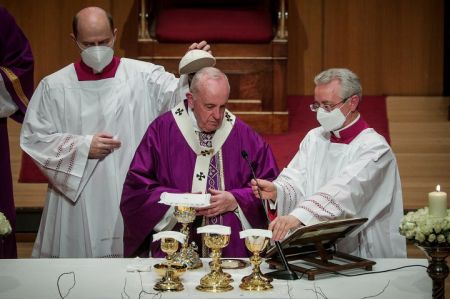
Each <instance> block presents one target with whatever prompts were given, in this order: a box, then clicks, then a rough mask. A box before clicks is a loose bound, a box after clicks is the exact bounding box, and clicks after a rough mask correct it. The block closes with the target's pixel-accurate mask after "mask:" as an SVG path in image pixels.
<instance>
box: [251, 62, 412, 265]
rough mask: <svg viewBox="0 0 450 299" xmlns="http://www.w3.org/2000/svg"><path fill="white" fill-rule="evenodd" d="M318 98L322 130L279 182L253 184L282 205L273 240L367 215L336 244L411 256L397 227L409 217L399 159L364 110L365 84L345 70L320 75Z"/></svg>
mask: <svg viewBox="0 0 450 299" xmlns="http://www.w3.org/2000/svg"><path fill="white" fill-rule="evenodd" d="M314 82H315V83H316V87H315V90H314V98H315V102H314V103H313V104H312V105H311V110H312V111H314V112H316V113H317V120H318V121H319V123H320V124H321V127H318V128H315V129H313V130H311V131H310V132H309V133H308V134H307V135H306V137H305V138H304V139H303V141H302V142H301V144H300V148H299V151H298V153H297V154H296V155H295V157H294V158H293V159H292V161H291V162H290V163H289V165H288V166H287V168H285V169H284V170H283V171H282V172H281V174H280V175H279V176H278V178H277V179H276V180H275V182H274V183H271V182H268V181H266V180H259V179H258V184H256V182H255V181H254V180H253V181H252V188H253V191H254V194H255V195H256V196H258V185H259V188H260V191H261V196H262V197H263V198H264V199H267V200H270V202H271V205H272V206H273V204H275V205H276V206H277V212H278V217H277V218H276V219H275V220H274V221H273V222H272V223H271V224H270V226H269V229H271V230H272V231H273V238H274V239H275V240H280V239H282V238H284V237H285V235H286V234H287V233H288V232H289V230H291V229H294V228H296V227H298V226H300V225H311V224H316V223H318V222H321V221H326V220H331V219H341V218H350V217H366V218H368V221H367V222H366V223H365V224H364V226H363V227H362V228H361V229H360V230H359V231H356V232H355V233H353V234H352V235H350V236H349V237H347V238H345V239H344V240H342V241H341V242H339V243H338V248H339V249H340V250H341V251H344V252H347V253H350V254H354V255H358V256H361V257H369V258H376V257H378V258H381V257H405V256H406V243H405V239H404V238H403V237H402V236H400V234H399V232H398V226H399V224H400V219H401V217H402V216H403V203H402V189H401V184H400V177H399V173H398V168H397V162H396V159H395V156H394V153H393V152H392V150H391V148H390V147H389V145H388V144H387V142H386V140H385V139H384V138H383V137H382V136H381V135H379V134H378V133H377V132H375V131H374V130H373V129H371V128H369V126H368V125H367V123H366V122H365V121H364V119H363V118H362V116H361V115H360V114H359V112H358V105H359V103H360V101H361V85H360V82H359V79H358V77H357V76H356V75H355V74H354V73H353V72H351V71H349V70H347V69H329V70H326V71H324V72H322V73H320V74H319V75H317V76H316V78H315V80H314Z"/></svg>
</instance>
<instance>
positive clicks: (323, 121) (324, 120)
mask: <svg viewBox="0 0 450 299" xmlns="http://www.w3.org/2000/svg"><path fill="white" fill-rule="evenodd" d="M350 112H351V111H349V114H350ZM347 115H348V114H347ZM316 117H317V121H318V122H319V123H320V125H321V126H322V128H323V129H324V130H325V131H327V132H331V131H336V130H338V129H340V128H342V126H343V125H344V123H345V120H346V118H347V117H346V116H345V115H344V114H343V113H342V111H341V109H339V108H336V109H334V110H333V111H331V112H327V111H326V110H325V109H323V108H322V107H320V108H319V109H318V110H317V115H316Z"/></svg>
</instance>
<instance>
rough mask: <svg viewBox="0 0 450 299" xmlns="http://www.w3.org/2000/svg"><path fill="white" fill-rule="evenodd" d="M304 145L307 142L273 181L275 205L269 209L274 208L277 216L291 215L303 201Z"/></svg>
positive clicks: (304, 141) (303, 142) (304, 178)
mask: <svg viewBox="0 0 450 299" xmlns="http://www.w3.org/2000/svg"><path fill="white" fill-rule="evenodd" d="M305 139H306V138H305ZM306 144H307V141H306V140H303V141H302V143H301V144H300V148H299V151H298V152H297V154H296V155H295V156H294V158H293V159H292V160H291V162H289V165H288V166H287V167H286V168H284V169H283V171H282V172H281V173H280V175H279V176H278V177H277V179H276V180H275V181H274V184H275V187H276V188H277V198H276V201H275V204H271V206H270V207H271V208H274V207H276V208H277V214H278V215H279V216H283V215H288V214H289V213H291V212H292V211H293V210H294V209H295V208H296V207H297V206H298V205H299V204H300V202H301V201H302V200H303V199H304V196H305V183H306V181H305V180H306V170H305V167H304V166H303V165H304V164H305V163H301V161H303V159H306V157H305V156H306V155H305V149H304V148H305V146H306Z"/></svg>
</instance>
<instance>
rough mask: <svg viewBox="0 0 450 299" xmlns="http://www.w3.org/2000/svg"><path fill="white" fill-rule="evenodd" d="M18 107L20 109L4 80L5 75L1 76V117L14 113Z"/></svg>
mask: <svg viewBox="0 0 450 299" xmlns="http://www.w3.org/2000/svg"><path fill="white" fill-rule="evenodd" d="M17 109H19V107H17V105H16V103H14V101H13V99H12V98H11V95H10V94H9V92H8V90H7V89H6V86H5V83H4V82H3V77H2V76H0V118H4V117H8V116H10V115H12V114H14V112H16V111H17Z"/></svg>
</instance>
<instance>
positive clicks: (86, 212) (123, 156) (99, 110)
mask: <svg viewBox="0 0 450 299" xmlns="http://www.w3.org/2000/svg"><path fill="white" fill-rule="evenodd" d="M116 35H117V29H115V28H114V25H113V20H112V18H111V16H110V15H109V14H107V13H106V12H105V11H104V10H103V9H101V8H98V7H88V8H85V9H83V10H81V11H80V12H78V14H77V15H76V16H75V17H74V19H73V34H72V38H73V40H74V42H75V45H76V46H77V47H78V48H79V49H80V51H81V60H80V61H77V62H76V63H73V64H70V65H68V66H66V67H64V68H63V69H61V70H59V71H58V72H56V73H54V74H52V75H50V76H48V77H46V78H44V79H43V80H42V81H41V82H40V84H39V86H38V87H37V90H36V92H35V94H34V95H33V97H32V101H31V104H30V106H29V108H28V111H27V114H26V117H25V121H24V124H23V127H22V133H21V139H20V143H21V147H22V148H23V150H24V151H25V152H27V153H28V154H29V155H30V156H31V157H32V158H33V160H34V161H35V162H36V163H37V164H38V166H39V167H40V168H41V169H42V171H43V172H44V173H45V174H46V176H47V177H48V179H49V186H48V193H47V201H46V204H45V208H44V212H43V215H42V219H41V225H40V228H39V233H38V235H37V238H36V242H35V245H34V249H33V256H34V257H119V256H122V255H123V241H122V237H123V221H122V218H121V217H120V211H119V203H120V195H121V194H122V186H123V181H124V179H125V175H126V173H127V170H128V167H129V165H130V161H131V159H132V157H133V154H134V151H135V149H136V147H137V145H138V144H139V141H140V140H141V138H142V136H143V135H144V133H145V130H146V128H147V127H148V124H149V123H150V122H151V121H152V120H153V119H154V118H156V117H157V116H158V115H159V114H161V113H163V112H165V111H168V110H169V109H171V108H172V107H173V106H175V105H176V104H177V103H178V102H180V101H181V99H183V98H182V97H181V96H180V95H182V94H183V93H181V92H183V88H182V83H183V82H185V81H187V80H183V79H180V80H178V79H177V78H175V76H173V75H172V74H170V73H167V72H165V71H164V69H163V68H162V67H161V66H156V65H153V64H151V63H146V62H142V61H137V60H131V59H126V58H119V57H115V56H114V55H113V53H114V51H113V46H114V42H115V38H116ZM205 44H206V43H202V44H200V45H197V44H193V45H192V46H191V48H196V47H200V48H201V47H205V49H206V50H207V49H208V48H209V46H208V45H206V46H205ZM186 90H187V85H186Z"/></svg>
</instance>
